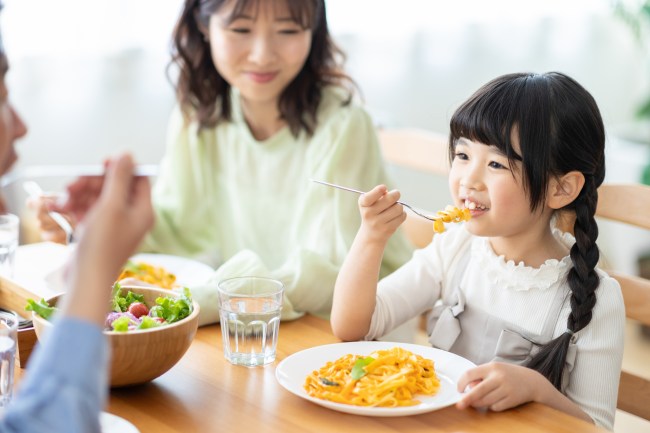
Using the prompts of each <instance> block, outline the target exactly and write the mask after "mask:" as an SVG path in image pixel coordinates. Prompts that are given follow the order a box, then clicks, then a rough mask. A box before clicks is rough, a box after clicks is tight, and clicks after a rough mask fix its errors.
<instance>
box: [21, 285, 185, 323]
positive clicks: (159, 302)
mask: <svg viewBox="0 0 650 433" xmlns="http://www.w3.org/2000/svg"><path fill="white" fill-rule="evenodd" d="M25 309H26V310H27V311H33V312H35V313H36V314H38V315H39V316H41V317H42V318H44V319H46V320H50V318H51V317H52V315H53V314H54V313H55V312H56V311H58V308H57V307H52V306H50V305H49V304H48V303H47V301H45V299H41V300H40V301H38V302H36V301H34V300H33V299H28V300H27V306H26V307H25ZM193 309H194V307H193V305H192V295H191V293H190V289H188V288H187V287H184V288H183V292H182V293H181V295H180V297H173V296H164V297H158V298H157V299H156V302H155V305H151V306H149V305H147V304H146V303H145V301H144V295H139V294H137V293H133V292H132V291H130V290H129V291H128V292H127V293H126V294H125V295H123V294H122V288H121V287H120V284H119V283H115V284H114V285H113V291H112V295H111V312H110V313H108V315H107V316H106V322H105V326H106V327H105V330H106V331H117V332H127V331H134V330H139V329H150V328H156V327H158V326H164V325H167V324H170V323H174V322H178V321H179V320H182V319H184V318H186V317H187V316H189V315H190V314H192V311H193Z"/></svg>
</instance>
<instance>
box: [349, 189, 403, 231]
mask: <svg viewBox="0 0 650 433" xmlns="http://www.w3.org/2000/svg"><path fill="white" fill-rule="evenodd" d="M399 198H400V193H399V191H397V190H393V191H388V189H387V188H386V186H385V185H378V186H376V187H374V188H373V189H372V190H370V191H368V192H367V193H365V194H363V195H361V197H359V211H360V212H361V228H360V230H359V231H360V233H362V234H363V235H364V236H366V238H367V239H369V240H376V241H384V242H385V241H386V240H388V238H390V237H391V235H392V234H393V233H395V231H396V230H397V228H398V227H399V226H400V224H402V223H403V222H404V220H405V219H406V212H404V207H403V206H402V205H401V204H399V203H397V200H399Z"/></svg>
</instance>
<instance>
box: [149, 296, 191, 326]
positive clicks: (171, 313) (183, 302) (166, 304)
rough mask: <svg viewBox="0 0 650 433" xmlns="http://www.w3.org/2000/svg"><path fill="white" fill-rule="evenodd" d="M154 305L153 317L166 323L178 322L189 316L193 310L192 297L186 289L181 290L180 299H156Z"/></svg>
mask: <svg viewBox="0 0 650 433" xmlns="http://www.w3.org/2000/svg"><path fill="white" fill-rule="evenodd" d="M156 304H157V305H156V306H154V307H152V309H153V310H154V311H155V313H154V314H155V315H156V316H155V317H162V318H163V319H165V321H166V322H167V323H174V322H178V321H179V320H181V319H184V318H186V317H187V316H189V315H190V314H191V313H192V310H193V306H192V295H191V294H190V289H188V288H187V287H184V288H183V293H182V294H181V296H180V298H178V299H173V298H171V297H168V298H158V299H156ZM158 307H160V308H158Z"/></svg>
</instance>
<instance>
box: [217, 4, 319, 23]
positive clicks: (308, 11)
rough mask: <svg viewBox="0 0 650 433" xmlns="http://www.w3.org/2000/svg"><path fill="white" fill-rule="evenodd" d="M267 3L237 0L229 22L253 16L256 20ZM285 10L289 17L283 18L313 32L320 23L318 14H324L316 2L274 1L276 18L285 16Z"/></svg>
mask: <svg viewBox="0 0 650 433" xmlns="http://www.w3.org/2000/svg"><path fill="white" fill-rule="evenodd" d="M267 1H268V0H236V3H235V7H234V8H233V10H232V13H231V14H230V16H229V17H228V22H232V21H234V20H235V19H237V18H238V17H241V16H251V17H252V18H253V19H255V18H256V17H257V15H258V14H259V12H260V7H261V5H262V4H264V5H266V4H267ZM285 9H286V11H288V13H289V16H288V17H286V16H282V18H290V19H291V20H292V21H293V22H295V23H296V24H298V25H299V26H300V27H302V28H303V29H305V30H306V29H311V30H313V29H314V27H315V26H316V23H317V22H318V17H317V14H319V13H322V11H321V10H317V9H321V8H319V7H317V5H316V2H314V1H312V0H284V1H281V0H276V1H273V12H274V14H275V16H276V17H279V16H280V14H283V13H284V12H285Z"/></svg>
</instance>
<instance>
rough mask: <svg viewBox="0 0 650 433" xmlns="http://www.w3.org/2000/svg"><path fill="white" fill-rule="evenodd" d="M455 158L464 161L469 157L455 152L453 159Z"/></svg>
mask: <svg viewBox="0 0 650 433" xmlns="http://www.w3.org/2000/svg"><path fill="white" fill-rule="evenodd" d="M457 158H458V159H462V160H463V161H466V160H468V159H469V157H468V156H467V154H466V153H463V152H459V151H456V153H454V159H457Z"/></svg>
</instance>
